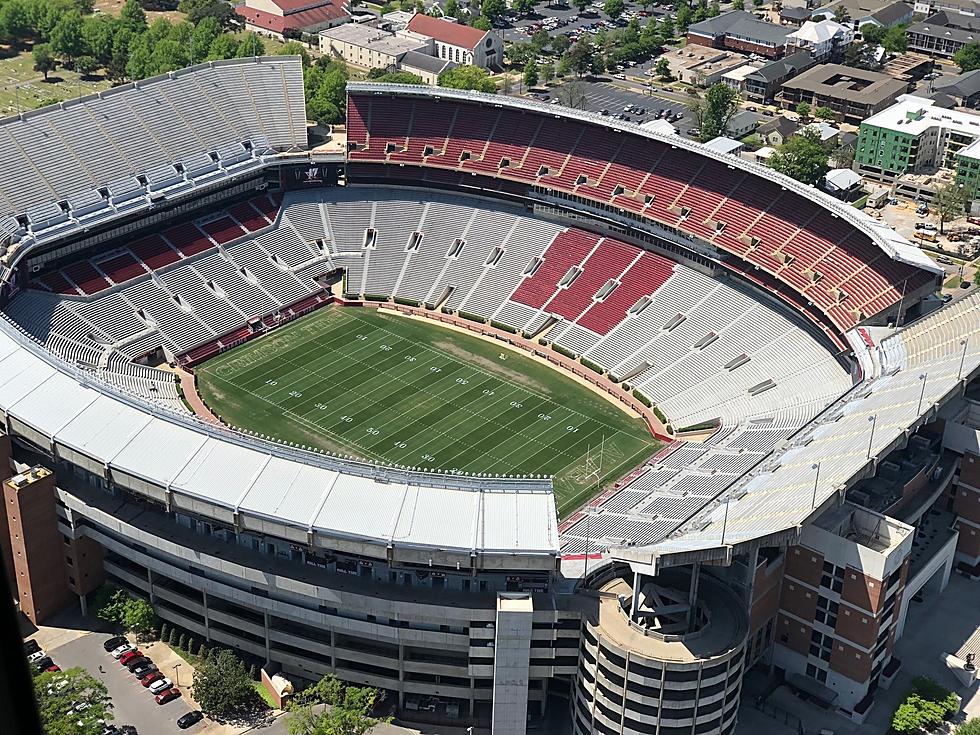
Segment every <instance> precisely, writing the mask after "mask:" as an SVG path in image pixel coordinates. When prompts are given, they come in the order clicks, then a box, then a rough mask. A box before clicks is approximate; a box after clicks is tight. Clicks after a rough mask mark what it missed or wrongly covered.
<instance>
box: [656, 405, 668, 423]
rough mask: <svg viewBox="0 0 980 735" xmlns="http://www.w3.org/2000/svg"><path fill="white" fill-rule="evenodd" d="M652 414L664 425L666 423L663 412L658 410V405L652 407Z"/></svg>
mask: <svg viewBox="0 0 980 735" xmlns="http://www.w3.org/2000/svg"><path fill="white" fill-rule="evenodd" d="M653 415H654V416H656V417H657V418H658V419H660V423H662V424H664V425H666V424H667V417H666V416H664V412H663V411H661V410H660V407H659V406H654V407H653Z"/></svg>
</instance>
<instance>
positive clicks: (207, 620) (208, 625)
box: [201, 588, 211, 641]
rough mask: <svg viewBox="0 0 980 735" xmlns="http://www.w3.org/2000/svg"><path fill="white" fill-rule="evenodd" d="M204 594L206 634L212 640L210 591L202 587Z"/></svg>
mask: <svg viewBox="0 0 980 735" xmlns="http://www.w3.org/2000/svg"><path fill="white" fill-rule="evenodd" d="M201 593H202V595H203V598H202V600H201V601H202V603H203V607H204V636H205V637H206V638H207V639H208V640H209V641H210V640H211V616H210V614H209V612H208V591H207V590H206V589H203V588H202V589H201Z"/></svg>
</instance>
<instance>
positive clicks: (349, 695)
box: [286, 675, 390, 735]
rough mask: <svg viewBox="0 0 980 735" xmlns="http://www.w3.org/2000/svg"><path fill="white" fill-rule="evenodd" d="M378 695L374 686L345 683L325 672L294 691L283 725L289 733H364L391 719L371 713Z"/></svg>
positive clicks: (354, 734)
mask: <svg viewBox="0 0 980 735" xmlns="http://www.w3.org/2000/svg"><path fill="white" fill-rule="evenodd" d="M377 699H378V691H377V690H376V689H372V688H370V687H354V686H347V687H345V686H344V685H343V684H342V683H341V682H340V681H339V680H338V679H337V677H335V676H332V675H331V676H327V677H325V678H323V679H321V680H320V681H318V682H317V683H316V684H314V685H313V686H312V687H310V688H309V689H306V690H305V691H303V692H300V693H299V694H298V695H296V697H295V698H294V699H293V702H292V704H291V705H290V708H289V714H288V715H287V718H286V729H287V731H288V732H289V735H363V734H364V733H366V732H367V731H368V730H370V729H371V728H372V727H374V726H375V725H377V724H378V723H379V722H389V721H390V718H388V719H386V720H378V719H375V718H373V717H371V710H372V709H373V708H374V705H375V703H376V701H377ZM317 705H327V707H318V706H317Z"/></svg>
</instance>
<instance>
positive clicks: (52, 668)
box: [45, 664, 61, 673]
mask: <svg viewBox="0 0 980 735" xmlns="http://www.w3.org/2000/svg"><path fill="white" fill-rule="evenodd" d="M55 671H61V667H60V666H58V664H51V665H50V666H49V667H48V668H46V669H45V672H48V673H54V672H55Z"/></svg>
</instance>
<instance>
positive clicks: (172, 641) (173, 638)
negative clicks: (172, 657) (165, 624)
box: [167, 628, 179, 646]
mask: <svg viewBox="0 0 980 735" xmlns="http://www.w3.org/2000/svg"><path fill="white" fill-rule="evenodd" d="M178 640H179V638H177V629H176V628H171V629H170V635H169V636H167V645H169V646H176V645H177V641H178Z"/></svg>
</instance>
